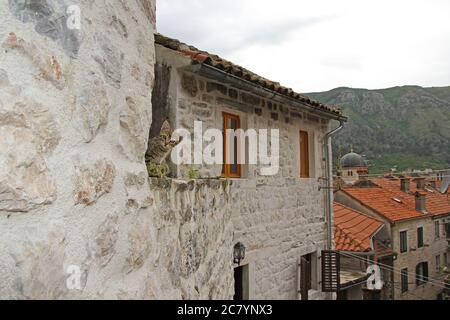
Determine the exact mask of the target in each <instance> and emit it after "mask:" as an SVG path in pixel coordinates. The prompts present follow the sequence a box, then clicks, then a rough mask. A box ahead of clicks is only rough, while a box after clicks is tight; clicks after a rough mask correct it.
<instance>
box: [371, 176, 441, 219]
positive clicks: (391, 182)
mask: <svg viewBox="0 0 450 320" xmlns="http://www.w3.org/2000/svg"><path fill="white" fill-rule="evenodd" d="M372 181H373V182H374V183H375V184H377V185H378V186H380V187H382V188H383V189H387V190H389V191H390V192H392V193H395V194H397V196H398V197H399V198H401V199H402V200H403V201H404V202H405V203H406V204H407V205H408V206H409V207H410V208H414V209H415V198H414V194H415V193H416V192H417V191H420V192H421V193H422V194H424V195H425V196H426V205H425V207H426V210H427V212H428V213H430V214H432V215H435V216H440V215H447V214H450V196H449V194H442V193H440V192H439V190H436V189H433V188H432V187H431V186H430V185H427V186H426V187H425V190H419V189H417V186H416V183H415V182H414V180H411V183H410V192H409V193H405V192H403V191H401V190H400V179H383V178H379V179H373V180H372Z"/></svg>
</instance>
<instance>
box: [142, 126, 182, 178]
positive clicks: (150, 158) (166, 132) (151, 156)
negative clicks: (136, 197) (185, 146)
mask: <svg viewBox="0 0 450 320" xmlns="http://www.w3.org/2000/svg"><path fill="white" fill-rule="evenodd" d="M172 133H173V131H172V127H171V126H170V123H169V120H165V121H164V123H163V124H162V126H161V130H160V132H159V135H158V136H156V137H153V138H150V140H149V141H148V150H147V153H146V156H145V158H146V162H147V163H149V164H150V165H149V167H152V168H153V169H152V170H150V169H149V171H157V172H153V173H152V172H150V174H153V175H157V176H161V175H167V174H168V166H167V164H166V163H165V161H166V158H167V156H168V155H169V154H170V152H171V151H172V149H173V148H175V147H176V146H177V145H178V144H179V143H181V141H182V140H183V137H180V138H179V139H178V141H177V140H172ZM161 170H162V171H161Z"/></svg>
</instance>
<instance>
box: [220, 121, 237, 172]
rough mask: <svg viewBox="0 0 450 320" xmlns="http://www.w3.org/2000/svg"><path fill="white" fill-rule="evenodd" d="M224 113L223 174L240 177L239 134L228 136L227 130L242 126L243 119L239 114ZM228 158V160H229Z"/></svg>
mask: <svg viewBox="0 0 450 320" xmlns="http://www.w3.org/2000/svg"><path fill="white" fill-rule="evenodd" d="M222 115H223V163H224V165H223V167H222V176H223V177H227V178H240V177H241V165H240V164H239V155H238V152H239V145H238V143H239V141H238V138H237V136H236V135H235V134H234V135H233V136H230V137H229V136H228V134H229V133H228V132H227V130H234V131H236V130H237V129H240V128H241V121H240V118H239V116H237V115H234V114H229V113H225V112H223V113H222ZM227 160H228V161H227Z"/></svg>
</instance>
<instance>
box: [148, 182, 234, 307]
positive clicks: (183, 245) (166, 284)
mask: <svg viewBox="0 0 450 320" xmlns="http://www.w3.org/2000/svg"><path fill="white" fill-rule="evenodd" d="M150 187H151V189H152V190H153V192H154V195H155V198H154V199H155V201H154V203H153V204H152V208H153V209H154V212H155V215H154V219H153V220H152V221H151V225H152V226H154V227H155V228H156V229H157V232H156V237H155V238H154V239H151V241H150V243H151V247H152V248H154V253H153V254H151V255H150V256H151V258H152V263H154V264H155V266H158V269H159V270H160V271H161V280H162V281H161V282H162V284H163V290H162V295H161V296H159V297H158V298H167V299H203V300H204V299H231V298H232V297H233V293H234V282H233V265H232V263H233V242H232V241H233V225H232V221H231V200H232V199H231V195H230V184H229V183H228V182H227V181H224V180H217V179H199V180H195V181H194V180H189V181H184V180H173V179H157V178H152V179H151V180H150ZM145 236H146V235H145V234H142V237H143V239H142V240H144V239H145ZM167 278H168V279H169V280H170V281H166V279H167Z"/></svg>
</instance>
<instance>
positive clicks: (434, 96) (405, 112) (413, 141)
mask: <svg viewBox="0 0 450 320" xmlns="http://www.w3.org/2000/svg"><path fill="white" fill-rule="evenodd" d="M306 95H308V96H310V97H311V98H314V99H316V100H319V101H321V102H323V103H326V104H332V105H337V106H339V107H341V108H342V109H343V111H344V114H345V115H346V116H348V117H349V121H348V123H347V125H346V127H345V129H344V130H343V131H341V133H339V135H338V136H337V137H336V138H335V139H334V147H333V148H334V155H335V157H337V156H338V155H344V154H345V153H347V152H349V150H350V148H351V146H353V149H354V151H355V152H358V153H360V154H364V155H365V156H366V159H367V160H368V161H369V164H370V172H371V173H381V172H384V171H386V170H389V169H390V168H393V167H397V169H398V170H405V169H425V168H433V169H442V168H450V87H433V88H422V87H418V86H404V87H395V88H389V89H380V90H367V89H352V88H337V89H333V90H331V91H327V92H316V93H306Z"/></svg>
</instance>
